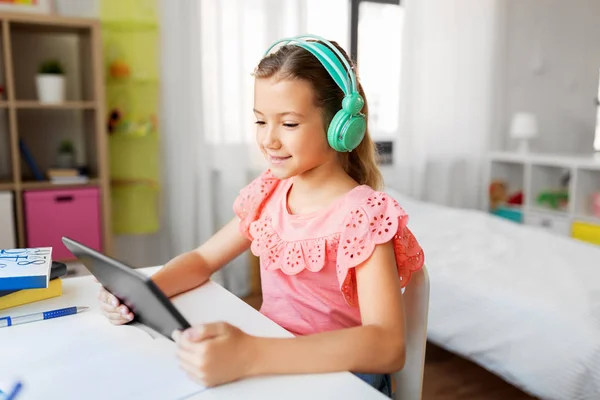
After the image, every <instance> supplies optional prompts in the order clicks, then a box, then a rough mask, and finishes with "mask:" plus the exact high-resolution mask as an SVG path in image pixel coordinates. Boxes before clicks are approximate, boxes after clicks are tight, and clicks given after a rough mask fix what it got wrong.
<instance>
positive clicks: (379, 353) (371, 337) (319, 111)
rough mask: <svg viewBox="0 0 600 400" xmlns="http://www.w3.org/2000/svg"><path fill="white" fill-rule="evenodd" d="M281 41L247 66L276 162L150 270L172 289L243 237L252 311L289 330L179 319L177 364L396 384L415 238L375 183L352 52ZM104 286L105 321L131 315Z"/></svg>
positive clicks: (202, 375) (214, 264)
mask: <svg viewBox="0 0 600 400" xmlns="http://www.w3.org/2000/svg"><path fill="white" fill-rule="evenodd" d="M307 37H308V38H309V39H310V38H312V39H313V40H307V39H306V38H307ZM314 39H317V40H314ZM284 41H285V42H289V44H285V45H283V46H282V47H280V48H279V49H278V50H277V51H276V52H274V53H272V54H268V53H269V51H267V54H268V55H266V56H265V57H264V58H263V59H262V60H261V61H260V63H259V64H258V67H257V68H256V70H255V73H254V76H255V93H254V113H255V115H256V125H257V127H256V129H257V133H256V137H257V143H258V146H259V148H260V149H261V151H262V152H263V154H264V156H265V157H266V159H267V160H268V162H269V164H270V168H269V169H268V170H267V171H266V172H264V173H263V174H262V175H261V176H260V177H258V178H257V179H256V180H254V181H253V182H252V183H250V184H249V185H248V186H246V187H245V188H243V189H242V190H241V192H240V194H239V196H238V198H237V200H236V201H235V203H234V206H233V209H234V211H235V214H236V217H235V218H234V219H233V220H232V221H231V222H229V223H228V224H227V225H225V226H224V227H223V228H222V229H221V230H220V231H219V232H217V233H216V234H215V235H214V236H213V237H212V238H211V239H209V240H208V241H207V242H206V243H205V244H203V245H202V246H200V247H199V248H197V249H195V250H193V251H190V252H187V253H184V254H181V255H179V256H177V257H175V258H174V259H173V260H171V261H170V262H169V263H167V264H166V265H165V267H164V268H163V269H161V271H159V272H157V273H156V274H155V275H154V276H153V277H152V279H153V280H154V282H155V283H156V284H157V285H158V287H159V288H160V289H161V290H162V291H163V292H164V293H165V294H166V295H167V296H169V297H172V296H175V295H177V294H180V293H183V292H185V291H188V290H190V289H193V288H195V287H197V286H199V285H202V284H203V283H205V282H206V281H207V280H208V279H209V278H210V276H211V274H213V273H214V272H215V271H217V270H218V269H220V268H221V267H223V266H224V265H226V264H227V263H228V262H229V261H230V260H232V259H233V258H235V257H237V256H238V255H240V254H242V253H243V252H244V251H245V250H247V249H248V248H251V250H252V252H253V253H254V254H255V255H256V256H259V257H260V264H261V281H262V293H263V304H262V307H261V310H260V311H261V312H262V313H263V314H264V315H266V316H267V317H269V318H270V319H272V320H273V321H275V322H276V323H278V324H279V325H281V326H282V327H284V328H285V329H287V330H288V331H290V332H291V333H293V334H294V335H295V338H293V339H273V338H259V337H254V336H250V335H248V334H246V333H244V332H242V331H241V330H239V329H237V328H236V327H234V326H231V325H229V324H226V323H216V324H207V325H203V326H195V327H192V328H190V329H188V330H186V331H184V332H174V334H173V339H174V340H175V342H176V343H177V345H178V351H177V354H178V358H179V361H180V365H181V367H182V368H183V369H184V370H186V371H187V373H188V375H189V376H190V377H191V378H193V379H195V380H197V381H199V382H200V383H202V384H203V385H205V386H213V385H219V384H223V383H226V382H230V381H234V380H237V379H241V378H245V377H250V376H256V375H262V374H292V373H294V374H301V373H320V372H333V371H353V372H354V373H355V374H357V375H358V376H359V377H361V378H362V379H363V380H365V381H366V382H368V383H369V384H371V385H373V386H374V387H376V388H377V389H378V390H380V391H382V392H383V393H385V394H387V395H388V396H391V391H392V389H391V381H390V375H389V374H390V373H393V372H395V371H398V370H400V369H401V368H402V367H403V364H404V358H405V332H404V309H403V303H402V295H401V290H400V289H401V288H402V287H404V286H405V285H406V284H407V282H408V280H409V279H410V276H411V273H412V272H413V271H415V270H417V269H419V268H421V267H422V265H423V252H422V249H421V248H420V246H419V244H418V243H417V241H416V240H415V238H414V236H413V235H412V233H411V232H410V230H409V229H408V228H407V220H408V216H407V215H406V213H405V212H404V211H403V210H402V208H400V206H399V205H398V204H397V203H396V201H395V200H394V199H392V198H390V197H389V196H387V195H386V194H384V193H382V192H379V191H377V190H379V189H380V188H381V185H382V177H381V174H380V172H379V170H378V168H377V165H376V162H375V149H374V145H373V142H372V141H371V138H370V137H369V133H368V131H367V129H366V122H367V115H368V112H367V104H366V102H364V100H363V99H364V97H365V95H364V92H363V89H362V87H361V85H360V83H358V81H357V80H356V77H355V75H354V70H353V67H351V61H350V59H349V58H348V56H347V55H346V54H345V53H344V50H343V49H342V48H341V47H339V46H338V45H337V44H332V43H330V42H327V41H325V40H324V39H321V38H318V37H314V36H309V35H306V36H303V37H296V38H292V39H284ZM278 43H279V42H278ZM276 44H277V43H276ZM99 298H100V301H101V306H102V309H103V312H104V313H105V315H106V316H107V317H108V318H109V319H110V320H111V322H113V323H115V324H122V323H126V322H128V321H131V320H132V319H133V315H132V313H131V312H130V311H129V310H128V309H127V307H126V306H125V305H120V304H119V301H118V300H117V298H116V297H115V296H113V295H112V294H110V293H108V292H107V291H106V290H104V289H102V290H101V291H100V294H99Z"/></svg>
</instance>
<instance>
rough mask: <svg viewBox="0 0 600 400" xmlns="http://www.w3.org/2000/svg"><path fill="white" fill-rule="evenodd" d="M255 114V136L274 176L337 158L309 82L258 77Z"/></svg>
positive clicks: (285, 175)
mask: <svg viewBox="0 0 600 400" xmlns="http://www.w3.org/2000/svg"><path fill="white" fill-rule="evenodd" d="M254 114H255V116H256V125H257V127H256V140H257V142H258V146H259V147H260V149H261V151H262V152H263V154H264V155H265V157H266V159H267V161H268V162H269V166H270V169H271V171H272V172H273V175H274V176H275V177H277V178H279V179H286V178H290V177H292V176H296V175H300V174H303V173H305V172H307V171H310V170H312V169H314V168H316V167H319V166H320V165H323V164H325V163H326V162H328V161H332V160H335V159H336V158H335V157H336V153H335V150H333V149H332V148H331V147H329V144H328V143H327V138H326V135H325V130H324V128H323V119H322V115H321V109H319V108H317V107H316V106H315V105H314V98H313V91H312V88H311V86H310V84H309V83H307V82H305V81H302V80H277V79H275V78H274V77H271V78H257V79H256V80H255V85H254Z"/></svg>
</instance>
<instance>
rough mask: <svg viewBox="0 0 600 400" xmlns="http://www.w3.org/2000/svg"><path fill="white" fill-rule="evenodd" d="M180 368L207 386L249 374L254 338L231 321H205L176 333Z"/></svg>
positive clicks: (174, 337)
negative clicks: (204, 323)
mask: <svg viewBox="0 0 600 400" xmlns="http://www.w3.org/2000/svg"><path fill="white" fill-rule="evenodd" d="M172 337H173V340H175V343H177V357H178V359H179V365H180V367H181V368H182V369H183V370H185V371H186V372H187V374H188V376H189V377H190V378H191V379H193V380H194V381H196V382H198V383H200V384H201V385H203V386H205V387H211V386H217V385H221V384H223V383H227V382H232V381H235V380H238V379H242V378H245V377H247V376H249V374H250V368H251V366H252V361H253V360H254V359H255V357H254V354H253V351H254V348H253V343H252V342H253V340H254V337H253V336H250V335H248V334H246V333H244V332H243V331H242V330H240V329H238V328H236V327H235V326H232V325H230V324H228V323H224V322H221V323H214V324H206V325H201V326H196V327H191V328H189V329H186V330H185V331H183V332H180V331H175V332H173V335H172Z"/></svg>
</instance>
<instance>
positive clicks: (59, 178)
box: [46, 168, 89, 185]
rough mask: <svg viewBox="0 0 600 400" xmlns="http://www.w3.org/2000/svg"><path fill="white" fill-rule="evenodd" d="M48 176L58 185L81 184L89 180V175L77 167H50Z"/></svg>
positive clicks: (47, 172)
mask: <svg viewBox="0 0 600 400" xmlns="http://www.w3.org/2000/svg"><path fill="white" fill-rule="evenodd" d="M46 176H47V177H48V179H49V180H50V182H51V183H53V184H56V185H77V184H79V185H81V184H85V183H88V182H89V178H88V177H87V175H85V174H84V173H82V172H81V171H80V170H79V169H77V168H50V169H48V170H47V171H46Z"/></svg>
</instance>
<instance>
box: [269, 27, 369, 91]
mask: <svg viewBox="0 0 600 400" xmlns="http://www.w3.org/2000/svg"><path fill="white" fill-rule="evenodd" d="M304 38H309V39H315V40H318V41H321V42H323V44H324V45H326V46H327V47H328V48H329V49H330V50H332V51H333V52H334V53H335V54H336V55H337V56H338V58H339V60H340V61H341V62H342V63H343V65H344V67H345V68H346V72H343V71H340V70H339V68H338V67H337V65H335V61H334V60H331V58H330V57H329V56H328V55H327V54H325V53H323V51H322V50H321V49H319V48H318V47H317V46H314V45H315V44H318V43H315V42H309V41H306V40H302V39H304ZM283 42H285V44H289V43H296V44H298V45H299V46H300V47H302V48H304V49H306V50H308V51H310V52H311V53H313V54H314V53H315V52H316V53H317V54H315V56H317V55H320V56H322V57H323V59H324V60H326V62H327V63H328V64H329V65H330V66H331V67H332V68H333V69H334V70H335V71H336V72H337V73H338V74H339V76H340V77H341V78H343V79H344V82H343V86H344V87H342V90H343V91H344V93H345V94H346V95H349V94H353V93H357V92H358V89H357V86H356V76H355V75H354V71H353V70H352V68H351V67H350V64H349V63H348V61H347V60H346V57H344V55H343V54H342V53H341V52H340V51H339V50H338V49H337V47H335V46H334V45H333V43H331V42H330V41H328V40H327V39H324V38H322V37H320V36H317V35H311V34H304V35H298V36H294V37H291V38H284V39H280V40H278V41H276V42H275V43H273V44H272V45H271V46H269V48H268V49H267V51H266V52H265V54H264V56H266V55H268V54H269V52H270V51H271V50H272V49H273V47H275V46H277V45H278V44H279V43H283ZM303 45H308V46H310V48H307V47H306V46H303ZM264 56H263V57H264ZM348 75H350V85H348ZM333 78H334V80H335V77H333ZM336 82H337V80H336ZM348 86H349V87H348Z"/></svg>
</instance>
